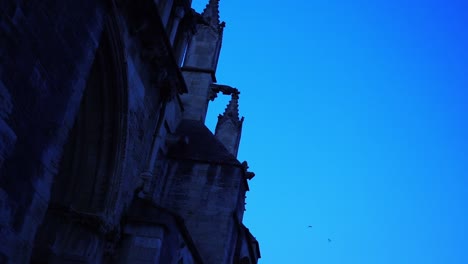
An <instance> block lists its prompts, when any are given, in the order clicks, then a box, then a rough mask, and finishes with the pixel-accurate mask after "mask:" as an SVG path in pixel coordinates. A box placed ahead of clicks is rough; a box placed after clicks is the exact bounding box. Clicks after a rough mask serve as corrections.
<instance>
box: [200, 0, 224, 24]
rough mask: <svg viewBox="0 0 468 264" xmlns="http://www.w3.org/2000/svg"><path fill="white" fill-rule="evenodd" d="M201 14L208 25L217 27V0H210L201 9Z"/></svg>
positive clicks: (218, 22)
mask: <svg viewBox="0 0 468 264" xmlns="http://www.w3.org/2000/svg"><path fill="white" fill-rule="evenodd" d="M202 16H203V17H204V18H205V19H206V20H207V21H208V22H209V23H210V25H212V26H215V27H218V26H219V24H220V21H219V0H210V1H209V2H208V4H206V7H205V9H204V10H203V13H202Z"/></svg>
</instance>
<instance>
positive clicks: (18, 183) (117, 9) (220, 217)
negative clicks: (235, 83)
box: [0, 0, 260, 263]
mask: <svg viewBox="0 0 468 264" xmlns="http://www.w3.org/2000/svg"><path fill="white" fill-rule="evenodd" d="M218 10H219V1H214V0H210V1H209V3H208V4H207V6H206V8H205V10H204V11H203V12H202V13H201V14H198V13H196V12H195V11H194V10H193V9H191V1H189V0H154V1H153V0H139V1H130V0H101V1H94V0H93V1H91V0H82V1H57V0H44V1H26V0H16V1H14V0H11V1H1V2H0V263H72V262H73V263H256V262H257V259H258V258H259V257H260V253H259V248H258V243H257V241H256V240H255V238H254V237H253V236H252V235H251V234H250V232H249V230H248V229H247V228H246V227H245V226H244V225H243V224H242V218H243V213H244V204H245V193H246V191H248V180H250V179H251V178H252V177H253V173H252V172H249V171H248V166H247V163H245V162H243V163H240V162H239V161H238V160H237V158H236V156H237V151H238V148H239V142H240V137H241V131H242V123H243V118H239V113H238V99H239V91H238V90H237V89H236V88H232V87H230V86H227V85H220V84H217V83H216V82H217V80H216V67H217V64H218V58H219V53H220V50H221V44H222V36H223V29H224V26H225V24H224V22H220V19H219V11H218ZM218 92H222V93H224V94H227V95H231V97H232V100H231V101H230V103H229V104H228V106H227V107H226V111H225V112H224V113H223V114H222V115H220V117H219V122H218V126H217V128H216V131H215V134H214V135H213V133H211V132H210V131H209V130H208V129H207V128H206V126H205V125H204V120H205V117H206V111H207V107H208V103H209V101H210V100H213V99H214V98H215V97H216V94H217V93H218Z"/></svg>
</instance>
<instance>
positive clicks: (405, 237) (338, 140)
mask: <svg viewBox="0 0 468 264" xmlns="http://www.w3.org/2000/svg"><path fill="white" fill-rule="evenodd" d="M206 2H208V0H196V1H194V2H193V6H194V8H195V9H196V10H197V11H202V10H203V7H204V6H205V4H206ZM463 2H464V1H451V0H435V1H432V0H425V1H422V0H394V1H387V0H385V1H383V0H382V1H379V0H347V1H346V0H342V1H339V0H319V1H314V0H309V1H305V0H304V1H300V0H298V1H266V0H255V1H253V0H252V1H239V0H221V3H220V4H221V18H222V20H224V21H226V23H227V26H226V29H225V36H224V42H223V50H222V52H221V57H220V61H219V66H218V72H217V78H218V81H219V82H220V83H224V84H228V85H232V86H234V87H237V88H239V89H240V90H241V97H240V107H241V114H242V115H244V116H245V122H244V130H243V134H242V142H241V148H240V153H239V159H240V160H241V161H242V160H247V161H248V162H249V165H250V167H251V170H252V171H254V172H255V173H256V177H255V178H254V179H253V180H252V181H251V182H250V187H251V191H250V192H249V193H248V194H247V211H246V215H245V223H246V225H247V226H248V227H250V229H251V231H252V233H253V234H254V235H255V236H256V237H257V238H258V240H259V241H260V246H261V251H262V259H261V261H260V263H262V264H275V263H320V264H328V263H333V264H347V263H353V264H387V263H388V264H390V263H391V264H406V263H408V264H410V263H411V264H415V263H424V264H435V263H437V264H439V263H440V264H466V263H468V124H467V122H468V115H467V114H468V26H467V25H468V15H467V14H468V4H466V3H463ZM226 101H227V100H224V101H223V100H217V101H216V102H215V103H214V104H213V107H211V108H210V113H209V120H208V125H209V126H210V127H214V123H215V120H216V116H217V114H218V113H220V112H222V111H223V108H224V105H225V103H226ZM308 225H312V226H313V227H312V228H308V227H307V226H308ZM328 238H330V239H331V240H332V242H328Z"/></svg>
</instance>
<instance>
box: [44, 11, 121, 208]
mask: <svg viewBox="0 0 468 264" xmlns="http://www.w3.org/2000/svg"><path fill="white" fill-rule="evenodd" d="M112 19H115V17H111V18H109V19H108V22H107V23H106V27H105V30H104V32H103V34H102V37H101V41H100V44H99V48H98V50H97V51H96V55H95V60H94V63H93V65H92V68H91V72H90V74H89V77H88V80H87V84H86V89H85V91H84V94H83V97H82V100H81V106H80V110H79V113H78V115H77V117H76V120H75V124H74V127H73V128H72V131H71V133H70V136H69V139H68V142H67V144H66V146H65V149H64V154H63V157H62V161H61V164H60V171H59V174H58V175H57V176H56V178H55V181H54V184H53V189H52V197H51V203H54V204H58V205H60V206H64V207H70V208H72V209H74V210H76V211H79V212H86V213H95V214H107V213H110V212H112V211H114V209H115V208H114V206H115V203H116V202H117V201H116V199H117V198H118V195H119V192H120V177H121V168H120V167H121V163H122V162H123V160H122V159H123V152H124V148H125V141H126V140H125V135H126V118H125V117H126V111H127V79H126V66H125V63H124V54H123V47H122V41H121V39H120V35H119V31H118V28H117V26H116V21H113V20H112Z"/></svg>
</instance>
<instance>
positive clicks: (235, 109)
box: [222, 93, 239, 121]
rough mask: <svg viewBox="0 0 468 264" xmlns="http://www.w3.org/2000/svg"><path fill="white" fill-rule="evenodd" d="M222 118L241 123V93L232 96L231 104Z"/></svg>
mask: <svg viewBox="0 0 468 264" xmlns="http://www.w3.org/2000/svg"><path fill="white" fill-rule="evenodd" d="M222 116H223V117H225V118H226V117H228V118H231V119H233V120H235V121H239V93H233V94H231V100H230V101H229V104H228V105H227V107H226V109H225V110H224V113H223V114H222Z"/></svg>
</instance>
